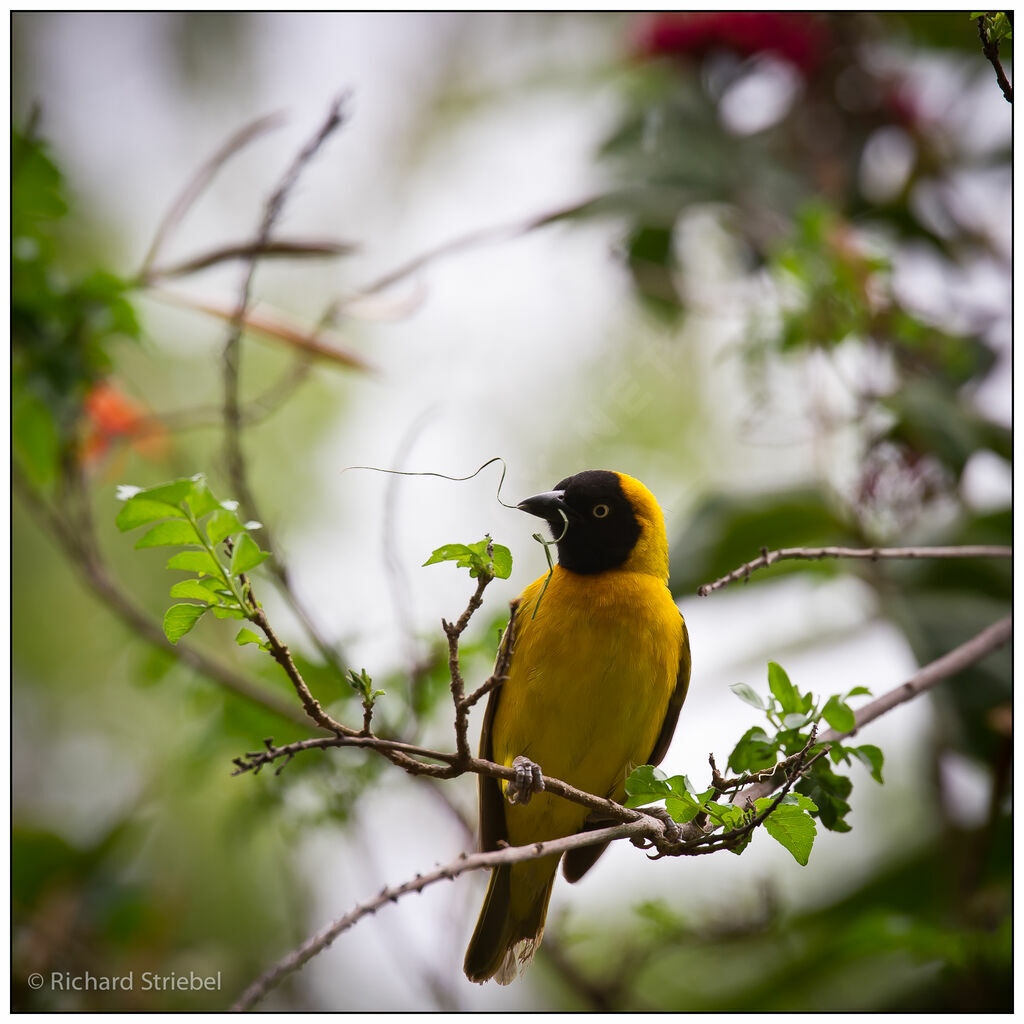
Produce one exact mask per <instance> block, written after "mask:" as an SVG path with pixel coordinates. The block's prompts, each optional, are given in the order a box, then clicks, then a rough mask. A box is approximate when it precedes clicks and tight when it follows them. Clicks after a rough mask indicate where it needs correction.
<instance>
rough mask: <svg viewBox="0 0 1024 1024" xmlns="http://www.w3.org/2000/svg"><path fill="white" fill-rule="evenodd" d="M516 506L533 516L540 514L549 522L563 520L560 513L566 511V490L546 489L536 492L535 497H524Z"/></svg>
mask: <svg viewBox="0 0 1024 1024" xmlns="http://www.w3.org/2000/svg"><path fill="white" fill-rule="evenodd" d="M516 508H521V509H522V510H523V511H524V512H529V513H530V515H531V516H539V517H540V518H541V519H546V520H548V522H551V521H552V520H554V521H555V522H561V520H562V517H561V516H560V515H559V514H558V513H559V511H562V512H564V511H565V491H544V492H543V493H542V494H535V495H533V497H530V498H524V499H523V500H522V501H521V502H519V504H518V505H517V506H516Z"/></svg>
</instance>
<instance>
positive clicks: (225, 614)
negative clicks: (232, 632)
mask: <svg viewBox="0 0 1024 1024" xmlns="http://www.w3.org/2000/svg"><path fill="white" fill-rule="evenodd" d="M213 614H214V617H215V618H218V619H244V618H247V616H246V614H245V612H243V611H242V610H241V609H240V608H239V607H238V605H235V606H234V607H233V608H225V607H223V606H221V605H215V606H214V608H213Z"/></svg>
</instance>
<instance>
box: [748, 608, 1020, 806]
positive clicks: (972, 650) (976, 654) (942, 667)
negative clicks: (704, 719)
mask: <svg viewBox="0 0 1024 1024" xmlns="http://www.w3.org/2000/svg"><path fill="white" fill-rule="evenodd" d="M1012 634H1013V617H1012V616H1010V615H1008V616H1006V618H1005V619H1000V620H999V621H998V622H996V623H995V624H994V625H991V626H989V627H988V628H987V629H984V630H982V631H981V632H980V633H978V634H977V635H976V636H974V637H972V638H971V639H970V640H967V641H966V642H965V643H962V644H961V645H960V646H959V647H954V648H953V650H951V651H950V652H949V653H948V654H944V655H942V657H941V658H936V659H935V661H931V662H929V663H928V664H927V665H925V666H924V668H922V669H920V670H919V671H917V672H915V673H914V675H913V676H911V677H910V679H908V680H907V681H906V682H905V683H903V684H902V685H900V686H897V687H895V688H893V689H892V690H889V691H888V692H886V693H883V694H882V696H880V697H878V698H876V699H875V700H873V701H872V702H871V703H870V704H866V705H865V706H864V707H862V708H859V709H858V710H857V712H856V713H855V716H854V717H855V725H854V727H853V728H852V729H851V730H850V731H849V732H837V731H836V730H835V729H830V730H829V731H828V732H826V733H823V734H822V735H821V736H820V737H819V738H818V743H835V742H836V741H837V740H840V739H843V738H844V737H846V736H853V735H854V734H855V733H856V732H857V731H858V730H859V729H862V728H863V727H864V726H865V725H867V724H868V723H869V722H873V721H874V720H875V719H876V718H878V717H880V716H881V715H884V714H885V713H886V712H887V711H891V710H892V709H893V708H895V707H898V706H899V705H900V704H904V703H905V702H906V701H908V700H912V699H913V698H914V697H917V696H919V695H920V694H922V693H924V692H925V691H926V690H929V689H931V688H932V687H933V686H935V684H936V683H939V682H941V681H942V680H943V679H947V678H948V677H949V676H952V675H956V673H957V672H960V671H961V670H963V669H965V668H967V666H968V665H973V664H974V663H975V662H976V661H980V660H981V659H982V658H984V657H985V655H987V654H990V653H991V652H992V651H994V650H996V649H997V648H999V647H1002V645H1003V644H1005V643H1006V642H1007V641H1008V640H1009V639H1010V636H1011V635H1012ZM778 784H779V783H778V781H776V780H775V779H774V778H772V779H768V780H766V781H763V782H756V783H754V784H753V785H751V786H749V787H748V788H746V789H744V790H742V791H740V792H739V793H737V794H736V796H735V797H733V802H734V803H736V802H743V803H749V804H752V803H753V802H754V801H755V800H757V799H759V798H760V797H762V796H767V795H768V794H769V793H771V792H772V791H773V790H775V789H776V788H777V786H778Z"/></svg>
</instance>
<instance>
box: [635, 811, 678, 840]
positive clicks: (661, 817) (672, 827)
mask: <svg viewBox="0 0 1024 1024" xmlns="http://www.w3.org/2000/svg"><path fill="white" fill-rule="evenodd" d="M644 812H645V813H646V814H649V815H650V816H651V817H652V818H657V819H658V821H660V822H661V823H662V825H664V826H665V840H666V842H667V844H668V845H669V846H678V845H679V844H680V843H681V842H682V841H683V830H682V829H681V828H680V827H679V824H678V823H677V822H675V821H673V820H672V817H671V815H670V814H669V813H668V811H666V810H665V808H664V807H645V808H644Z"/></svg>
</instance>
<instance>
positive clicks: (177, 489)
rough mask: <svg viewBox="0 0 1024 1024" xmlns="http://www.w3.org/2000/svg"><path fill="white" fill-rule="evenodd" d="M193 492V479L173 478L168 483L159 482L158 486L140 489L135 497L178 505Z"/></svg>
mask: <svg viewBox="0 0 1024 1024" xmlns="http://www.w3.org/2000/svg"><path fill="white" fill-rule="evenodd" d="M191 493H192V480H190V479H189V478H187V477H186V478H185V479H184V480H172V481H171V482H170V483H167V484H159V485H158V486H156V487H147V488H146V489H145V490H144V491H139V493H138V494H137V495H136V498H135V499H132V500H136V499H138V498H146V499H148V500H149V501H162V502H164V503H165V504H167V505H175V506H177V505H178V504H179V503H180V502H182V501H184V500H185V499H186V498H187V497H188V496H189V495H190V494H191Z"/></svg>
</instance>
